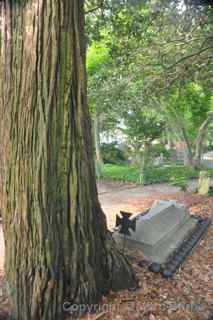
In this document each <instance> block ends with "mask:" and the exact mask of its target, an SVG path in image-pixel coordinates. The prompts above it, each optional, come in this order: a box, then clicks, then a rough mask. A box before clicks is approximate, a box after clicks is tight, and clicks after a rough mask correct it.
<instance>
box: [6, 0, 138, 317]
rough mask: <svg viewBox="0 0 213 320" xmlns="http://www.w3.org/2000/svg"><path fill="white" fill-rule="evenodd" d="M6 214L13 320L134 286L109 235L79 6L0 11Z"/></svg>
mask: <svg viewBox="0 0 213 320" xmlns="http://www.w3.org/2000/svg"><path fill="white" fill-rule="evenodd" d="M1 21H2V33H1V36H2V42H3V43H2V47H1V75H2V78H1V80H2V81H1V91H2V92H1V93H2V97H1V106H0V112H1V131H0V133H1V136H0V139H1V147H2V151H3V152H1V164H2V168H1V183H2V187H1V188H2V190H3V193H2V198H3V199H2V202H1V209H2V212H3V220H4V234H5V244H6V264H5V268H6V278H7V283H8V294H9V299H10V301H11V307H12V310H11V312H12V319H16V320H31V319H33V320H56V319H57V320H58V319H62V318H63V310H62V305H63V302H64V301H65V300H69V301H70V302H71V303H75V304H78V303H81V304H82V303H87V304H88V303H94V302H97V301H98V300H99V299H100V297H101V295H102V294H103V293H106V292H107V291H108V290H109V289H111V288H112V289H121V288H125V287H129V286H132V285H135V277H134V274H133V272H132V270H131V267H130V265H129V263H128V261H127V260H126V259H125V258H124V257H123V256H122V254H121V253H120V252H119V250H117V248H116V246H115V244H114V242H113V240H112V237H111V235H110V233H109V232H108V231H107V228H106V221H105V217H104V214H103V213H102V211H101V209H100V205H99V202H98V198H97V190H96V183H95V173H94V164H93V160H92V159H93V156H92V144H91V128H90V121H89V114H88V108H87V101H86V79H85V61H84V60H85V49H84V37H83V1H81V0H70V1H67V0H25V1H24V0H22V1H21V0H20V1H18V0H17V1H9V0H5V1H3V2H1Z"/></svg>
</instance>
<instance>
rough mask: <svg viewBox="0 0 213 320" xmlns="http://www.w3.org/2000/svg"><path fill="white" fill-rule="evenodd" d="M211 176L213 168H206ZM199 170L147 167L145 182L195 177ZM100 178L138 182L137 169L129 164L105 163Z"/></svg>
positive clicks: (180, 167)
mask: <svg viewBox="0 0 213 320" xmlns="http://www.w3.org/2000/svg"><path fill="white" fill-rule="evenodd" d="M208 171H209V173H210V175H211V176H213V169H209V170H208ZM198 176H199V171H198V170H195V169H192V168H188V167H184V166H180V165H178V166H177V165H176V166H175V165H174V166H166V167H154V168H149V169H148V170H147V172H146V181H145V184H152V183H160V182H172V181H174V180H175V179H181V178H182V179H187V180H188V179H191V178H197V177H198ZM101 178H103V179H112V180H116V181H125V182H134V183H139V169H138V168H137V167H134V166H130V165H114V164H105V165H104V167H103V168H102V172H101Z"/></svg>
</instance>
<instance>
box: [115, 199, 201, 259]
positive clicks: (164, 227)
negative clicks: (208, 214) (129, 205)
mask: <svg viewBox="0 0 213 320" xmlns="http://www.w3.org/2000/svg"><path fill="white" fill-rule="evenodd" d="M130 219H135V220H136V228H135V231H133V230H130V234H129V235H127V236H126V237H125V241H126V245H127V247H128V246H129V247H133V248H138V249H140V250H141V251H142V253H143V255H144V257H145V259H146V260H147V261H149V262H152V263H153V262H154V263H159V264H163V263H165V262H166V261H167V259H168V257H169V256H170V255H171V254H172V253H173V252H174V251H175V250H176V249H177V248H178V247H179V246H180V245H181V243H182V242H183V241H184V239H185V238H186V237H187V236H188V235H189V234H190V233H192V231H193V230H194V228H195V227H196V225H197V219H196V218H195V217H193V216H191V215H190V214H189V212H188V210H187V209H186V207H185V206H184V205H183V204H181V203H178V202H177V201H176V200H169V201H166V200H160V201H157V202H155V203H154V204H153V206H152V207H151V209H150V210H149V211H148V212H147V213H146V214H138V215H134V216H132V217H131V218H130ZM113 237H114V239H115V240H116V241H117V242H119V243H120V244H122V241H123V239H124V236H123V235H122V234H121V233H119V228H116V229H115V230H114V233H113Z"/></svg>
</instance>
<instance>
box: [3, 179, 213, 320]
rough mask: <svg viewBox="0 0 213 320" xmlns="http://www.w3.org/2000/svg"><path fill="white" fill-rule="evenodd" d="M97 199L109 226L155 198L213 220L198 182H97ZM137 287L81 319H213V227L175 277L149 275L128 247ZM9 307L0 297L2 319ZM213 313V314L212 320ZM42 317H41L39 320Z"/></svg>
mask: <svg viewBox="0 0 213 320" xmlns="http://www.w3.org/2000/svg"><path fill="white" fill-rule="evenodd" d="M98 187H99V199H100V202H101V205H102V208H103V210H104V212H105V213H106V216H107V222H108V226H109V228H112V227H113V226H114V224H115V216H116V213H118V212H119V211H120V210H126V211H130V212H141V211H143V210H145V209H146V208H149V207H150V205H151V204H152V203H153V202H154V201H155V200H157V199H178V200H179V201H181V202H183V203H185V204H186V205H187V206H188V207H189V209H190V212H191V213H196V214H198V213H199V214H201V215H203V216H204V217H207V216H208V217H211V219H212V218H213V197H201V196H198V195H196V194H193V193H192V192H191V191H192V190H194V189H195V188H196V181H192V182H190V185H189V190H190V192H187V193H183V192H180V191H179V189H178V188H176V187H172V186H170V185H167V184H158V185H151V186H145V187H141V186H135V185H131V184H124V183H118V182H117V183H115V182H99V183H98ZM127 254H128V255H130V256H131V260H132V263H133V266H134V268H135V271H136V273H137V277H138V279H139V288H138V289H137V290H135V291H131V292H130V291H126V292H124V291H123V292H120V293H113V292H112V293H111V294H110V295H109V296H108V297H107V298H104V299H103V305H102V306H100V308H99V309H98V312H97V313H96V314H94V315H90V316H86V317H84V318H83V319H85V320H86V319H95V320H97V319H101V320H127V319H128V320H129V319H131V320H207V319H208V320H209V319H213V225H211V226H210V228H209V231H208V234H207V236H206V237H205V238H204V239H203V240H202V241H201V242H200V243H199V245H198V246H197V248H196V250H194V252H193V254H192V255H191V256H190V257H189V258H188V259H187V260H186V262H185V263H184V265H183V266H182V267H181V269H180V270H179V271H178V273H177V274H176V275H175V276H174V277H173V279H172V280H165V279H163V278H162V277H161V276H160V275H156V274H153V273H150V272H149V271H148V266H147V265H145V266H144V267H143V268H140V267H139V266H138V264H137V263H138V261H140V260H142V259H143V255H142V253H141V252H139V251H131V252H130V251H128V252H127ZM3 256H4V248H3V236H2V230H1V229H0V280H1V282H0V292H1V285H2V277H3ZM6 309H7V304H6V300H5V298H4V297H3V296H1V297H0V320H1V319H6V318H5V317H4V316H3V314H4V312H5V310H6ZM211 316H212V318H211ZM38 320H39V319H38Z"/></svg>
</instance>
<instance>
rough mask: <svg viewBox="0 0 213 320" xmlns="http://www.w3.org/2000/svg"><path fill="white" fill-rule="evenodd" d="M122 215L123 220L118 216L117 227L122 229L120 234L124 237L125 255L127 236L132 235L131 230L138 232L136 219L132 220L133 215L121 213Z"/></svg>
mask: <svg viewBox="0 0 213 320" xmlns="http://www.w3.org/2000/svg"><path fill="white" fill-rule="evenodd" d="M120 214H121V215H122V218H121V217H120V216H118V215H117V216H116V227H120V229H119V233H121V234H123V235H124V240H123V253H124V251H125V246H126V236H130V235H131V233H130V231H129V229H132V230H133V231H135V230H136V220H135V219H132V220H130V217H131V215H132V213H129V212H125V211H120Z"/></svg>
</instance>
